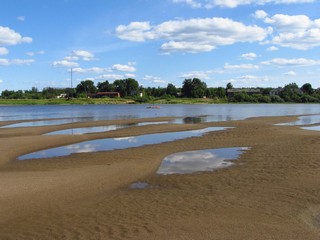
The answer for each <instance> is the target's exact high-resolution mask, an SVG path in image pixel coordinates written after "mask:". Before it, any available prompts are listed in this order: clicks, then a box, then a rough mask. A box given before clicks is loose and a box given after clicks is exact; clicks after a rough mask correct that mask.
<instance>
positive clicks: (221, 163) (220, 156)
mask: <svg viewBox="0 0 320 240" xmlns="http://www.w3.org/2000/svg"><path fill="white" fill-rule="evenodd" d="M249 149H250V148H248V147H235V148H220V149H207V150H200V151H188V152H181V153H175V154H172V155H169V156H167V157H166V158H164V159H163V161H162V163H161V165H160V167H159V170H158V171H157V173H158V174H161V175H168V174H187V173H194V172H204V171H212V170H214V169H219V168H226V167H229V166H231V165H232V164H233V163H232V162H231V160H235V159H238V158H239V156H240V155H241V154H242V153H243V152H244V151H246V150H249Z"/></svg>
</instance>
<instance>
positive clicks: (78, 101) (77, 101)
mask: <svg viewBox="0 0 320 240" xmlns="http://www.w3.org/2000/svg"><path fill="white" fill-rule="evenodd" d="M90 104H92V105H95V104H96V105H98V104H106V105H107V104H153V105H157V104H299V103H295V102H283V103H254V102H228V101H221V99H218V100H217V99H208V98H174V99H156V100H153V101H145V102H139V101H135V100H133V99H128V98H99V99H96V98H95V99H92V98H74V99H0V106H14V105H90ZM301 104H318V103H301Z"/></svg>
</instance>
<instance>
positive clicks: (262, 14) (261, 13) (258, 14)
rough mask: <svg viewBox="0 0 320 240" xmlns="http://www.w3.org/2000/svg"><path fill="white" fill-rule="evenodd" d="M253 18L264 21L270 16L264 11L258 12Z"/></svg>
mask: <svg viewBox="0 0 320 240" xmlns="http://www.w3.org/2000/svg"><path fill="white" fill-rule="evenodd" d="M253 16H254V17H255V18H257V19H264V18H266V17H267V16H268V13H266V12H265V11H263V10H257V11H256V12H255V13H254V15H253Z"/></svg>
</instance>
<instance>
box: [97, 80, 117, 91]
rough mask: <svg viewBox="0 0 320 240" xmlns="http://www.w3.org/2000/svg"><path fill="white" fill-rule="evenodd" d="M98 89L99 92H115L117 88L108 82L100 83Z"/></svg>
mask: <svg viewBox="0 0 320 240" xmlns="http://www.w3.org/2000/svg"><path fill="white" fill-rule="evenodd" d="M97 88H98V91H99V92H113V91H114V90H115V86H114V85H113V84H110V83H109V82H108V81H104V82H99V83H98V84H97Z"/></svg>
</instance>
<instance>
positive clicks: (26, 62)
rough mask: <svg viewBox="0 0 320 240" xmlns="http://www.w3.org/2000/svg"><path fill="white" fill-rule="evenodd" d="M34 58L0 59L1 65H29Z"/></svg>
mask: <svg viewBox="0 0 320 240" xmlns="http://www.w3.org/2000/svg"><path fill="white" fill-rule="evenodd" d="M34 62H35V61H34V59H5V58H2V59H0V65H1V66H9V65H30V64H32V63H34Z"/></svg>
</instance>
